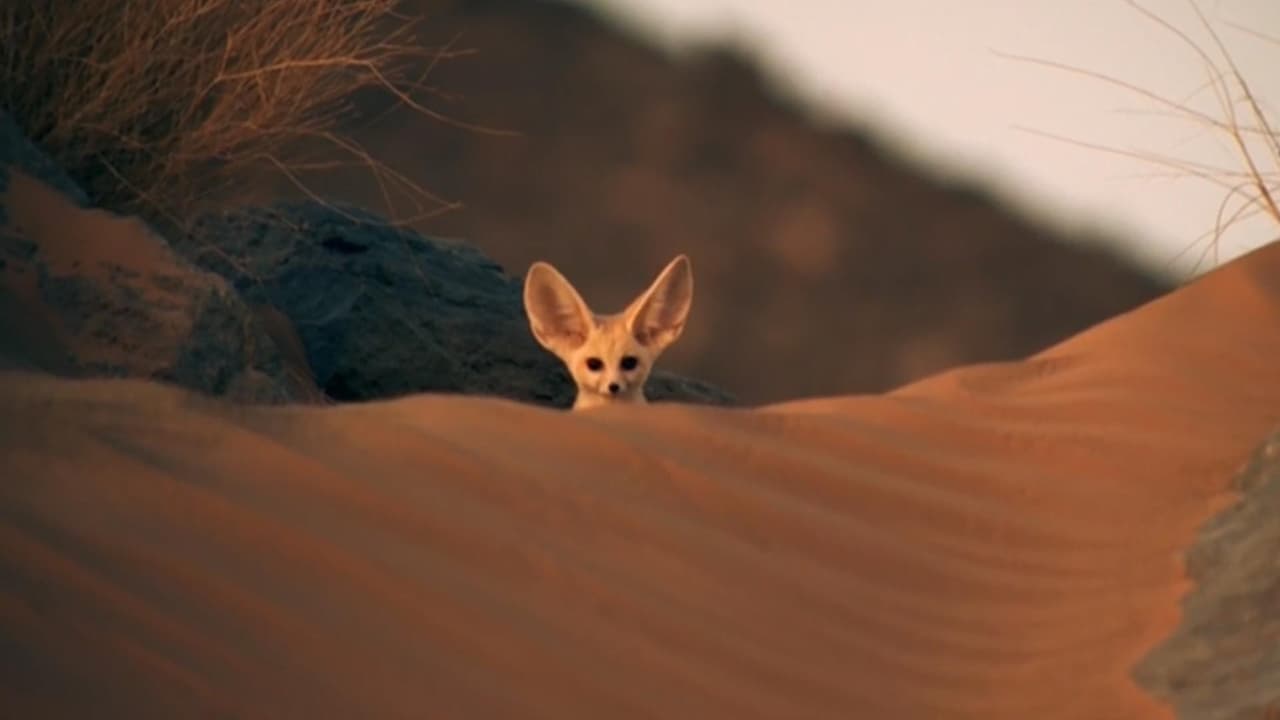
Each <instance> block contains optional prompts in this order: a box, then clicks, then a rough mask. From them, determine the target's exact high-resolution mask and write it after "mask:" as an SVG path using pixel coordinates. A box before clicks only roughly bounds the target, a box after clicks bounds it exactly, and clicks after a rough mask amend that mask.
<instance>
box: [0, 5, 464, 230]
mask: <svg viewBox="0 0 1280 720" xmlns="http://www.w3.org/2000/svg"><path fill="white" fill-rule="evenodd" d="M397 5H398V0H128V1H126V2H122V1H121V0H4V2H2V3H0V108H4V109H7V110H8V111H9V112H10V113H11V114H12V115H13V116H14V117H15V118H16V120H17V121H18V123H19V124H20V125H21V126H22V128H23V129H24V130H25V131H26V132H27V134H28V136H29V137H31V139H33V140H35V141H36V142H37V143H39V144H40V145H41V146H43V148H44V149H45V150H46V151H48V152H49V153H50V154H51V155H52V156H53V157H54V159H55V160H57V161H58V162H59V163H60V164H61V165H62V166H63V167H64V168H65V169H66V170H67V171H68V172H69V173H70V174H71V175H72V177H74V178H75V179H76V180H77V181H79V182H80V183H81V185H82V186H83V187H84V188H85V190H86V191H87V192H89V194H90V196H91V197H92V198H93V199H94V200H95V202H97V203H98V204H100V205H102V206H104V207H108V208H111V209H113V210H117V211H122V212H133V213H137V214H139V215H142V216H143V217H146V218H148V219H150V220H152V221H161V222H165V223H166V224H171V223H176V224H178V225H179V226H181V225H182V224H183V222H184V220H185V219H186V218H187V217H188V213H189V212H190V211H191V210H193V209H194V208H195V207H198V206H199V205H200V204H201V203H202V201H203V200H205V199H207V198H208V197H209V196H211V195H215V194H217V193H220V192H223V191H225V190H226V189H227V188H230V187H234V186H235V185H236V184H238V183H243V182H244V181H245V180H246V179H247V178H250V177H252V176H253V173H257V172H260V171H262V170H264V169H270V170H275V171H278V172H281V173H283V174H284V175H285V177H287V178H289V179H290V180H291V181H293V182H295V183H296V184H298V186H299V187H301V188H303V189H304V191H305V189H306V188H305V182H304V180H303V177H304V176H305V174H306V173H307V172H308V171H317V172H320V171H328V170H332V169H334V165H335V164H337V165H344V164H349V163H355V164H358V165H361V166H363V167H364V168H367V169H368V171H369V172H370V173H371V174H372V176H373V179H374V181H375V182H377V183H378V184H379V186H380V187H381V189H382V191H383V194H384V197H386V198H387V201H388V204H389V205H391V204H392V196H393V195H397V196H403V197H407V198H409V199H410V201H411V202H412V203H413V204H412V208H413V209H412V210H411V213H410V214H411V215H412V217H408V218H403V220H402V221H403V222H412V221H413V220H414V219H420V218H421V217H424V216H426V215H430V214H434V213H438V212H441V211H443V210H447V209H449V208H450V207H451V206H452V205H451V203H448V202H446V201H444V200H441V199H440V198H437V197H435V196H434V195H432V194H431V193H429V192H427V191H426V190H425V189H423V188H421V187H419V186H417V185H416V184H414V183H413V182H412V181H411V180H409V179H408V178H407V177H405V176H404V175H401V174H400V173H398V172H396V171H394V170H392V169H391V168H390V167H389V166H388V165H386V164H385V163H383V162H380V161H379V160H377V159H375V158H373V157H370V156H369V154H368V153H366V152H365V151H364V150H363V149H362V148H360V147H359V146H358V145H357V144H356V143H354V142H353V141H352V140H350V139H349V138H346V137H343V136H342V135H341V134H340V133H338V132H337V131H336V128H338V127H339V126H340V124H341V122H342V121H344V120H345V119H346V118H347V117H348V116H349V114H350V112H351V110H352V108H351V105H350V100H351V98H352V96H353V94H354V93H356V92H358V91H361V90H365V89H368V88H377V89H379V90H381V91H384V92H388V93H390V94H392V95H393V96H394V97H395V99H396V100H397V101H398V102H399V103H401V104H402V105H405V106H408V107H410V108H412V109H413V110H414V111H416V112H419V113H421V114H423V115H426V116H429V117H431V118H434V119H436V120H441V121H444V122H451V123H453V124H459V125H461V124H462V123H454V122H453V121H452V120H450V119H449V118H448V117H446V116H444V115H442V114H440V113H439V112H437V111H435V110H433V109H432V108H431V107H429V106H428V105H427V104H426V102H425V101H426V100H427V99H431V98H437V99H438V98H439V97H440V94H439V92H438V91H437V90H436V89H434V88H432V87H430V86H429V85H427V84H426V82H425V81H426V77H427V75H428V74H429V72H430V70H431V69H432V68H433V67H434V66H435V65H436V64H437V63H439V62H440V61H442V60H444V59H448V58H450V57H454V56H456V55H458V54H461V51H456V50H454V49H453V48H451V47H449V46H445V47H434V48H433V47H425V46H423V45H420V44H418V43H416V42H415V38H414V37H413V32H414V30H415V26H416V20H415V19H412V18H407V17H403V16H401V15H399V14H398V13H397V12H396V6H397ZM475 129H477V130H484V129H483V128H475ZM318 146H324V147H327V148H329V149H330V150H334V151H337V152H336V153H332V154H331V155H330V156H331V158H336V159H327V160H324V161H320V160H307V159H306V158H307V157H309V156H311V155H312V153H314V151H315V149H316V148H317V147H318Z"/></svg>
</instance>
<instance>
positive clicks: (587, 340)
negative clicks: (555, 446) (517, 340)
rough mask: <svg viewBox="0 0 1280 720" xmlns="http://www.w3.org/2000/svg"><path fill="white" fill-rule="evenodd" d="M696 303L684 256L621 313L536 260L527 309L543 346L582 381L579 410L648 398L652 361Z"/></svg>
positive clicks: (528, 276)
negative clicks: (595, 307) (595, 306)
mask: <svg viewBox="0 0 1280 720" xmlns="http://www.w3.org/2000/svg"><path fill="white" fill-rule="evenodd" d="M692 303H693V269H692V268H691V266H690V264H689V258H687V257H685V256H684V255H678V256H676V258H675V259H674V260H672V261H671V262H670V263H668V264H667V266H666V268H664V269H663V270H662V272H661V273H659V274H658V278H657V279H656V280H654V281H653V284H652V285H650V286H649V289H647V290H645V291H644V292H643V293H641V294H640V296H639V297H637V298H636V299H635V300H633V301H632V302H631V304H630V305H628V306H627V309H626V310H623V311H622V312H620V313H617V314H614V315H596V314H594V313H593V312H591V308H589V307H587V304H586V303H585V302H583V300H582V296H581V295H579V294H578V291H577V290H575V289H574V287H573V285H571V284H570V283H569V281H568V280H566V279H565V277H564V275H561V274H560V272H559V271H558V270H556V269H555V268H554V267H552V266H551V265H550V264H548V263H545V262H535V263H534V264H533V265H532V266H530V268H529V272H528V274H526V275H525V280H524V309H525V313H526V314H528V316H529V327H530V328H531V329H532V330H533V336H534V337H535V338H536V339H537V340H538V343H539V344H541V345H542V347H544V348H546V349H547V350H550V351H551V352H552V353H553V354H555V355H556V357H559V358H560V360H561V361H563V362H564V364H565V367H566V368H568V370H569V374H570V375H571V376H573V380H574V382H575V383H577V385H578V396H577V398H576V399H575V400H574V403H573V407H574V409H575V410H579V409H582V408H588V407H595V406H598V405H607V404H610V403H640V404H643V403H644V402H646V400H645V395H644V384H645V380H647V379H648V378H649V372H650V370H652V369H653V363H654V361H655V360H657V359H658V356H659V355H661V354H662V351H663V350H666V349H667V347H668V346H670V345H671V343H673V342H675V341H676V338H678V337H680V333H681V332H683V331H684V324H685V319H686V318H687V317H688V316H689V306H690V305H691V304H692Z"/></svg>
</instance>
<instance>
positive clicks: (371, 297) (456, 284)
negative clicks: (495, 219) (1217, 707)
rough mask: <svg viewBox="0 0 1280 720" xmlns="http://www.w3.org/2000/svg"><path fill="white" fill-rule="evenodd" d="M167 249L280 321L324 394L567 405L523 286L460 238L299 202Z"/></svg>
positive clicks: (664, 383) (655, 391) (691, 385)
mask: <svg viewBox="0 0 1280 720" xmlns="http://www.w3.org/2000/svg"><path fill="white" fill-rule="evenodd" d="M175 248H176V249H177V250H178V251H179V252H181V253H183V254H184V255H186V256H187V257H188V258H190V259H191V260H192V261H193V262H195V263H196V264H198V265H199V266H201V267H203V268H205V269H207V270H210V271H213V272H215V273H217V274H219V275H222V276H223V277H225V278H227V279H228V280H230V281H231V282H232V283H233V284H234V285H235V287H236V288H237V289H238V290H239V291H240V292H241V293H242V294H243V296H244V297H245V298H246V299H247V300H248V301H249V302H250V303H251V304H254V305H263V306H270V307H274V308H276V309H278V310H279V311H280V312H281V313H282V314H283V315H284V316H286V317H288V318H289V319H290V320H291V321H292V323H293V325H294V327H295V329H296V331H297V334H298V336H299V337H300V338H301V343H302V346H303V347H304V348H305V352H306V360H307V363H308V365H309V366H310V370H311V372H312V373H313V375H314V377H315V380H316V382H317V383H318V384H319V386H320V387H321V388H323V389H324V391H325V392H326V393H327V394H328V395H329V396H330V397H332V398H334V399H335V400H342V401H354V400H372V399H377V398H387V397H394V396H399V395H405V394H410V393H416V392H442V393H462V394H483V395H498V396H503V397H508V398H512V399H516V400H522V401H528V402H537V403H541V404H546V405H552V406H557V407H566V406H568V405H570V404H571V402H572V398H573V387H572V385H571V383H570V381H569V378H568V376H567V373H566V372H565V370H564V368H563V366H562V365H561V364H560V361H559V360H557V359H556V358H555V357H553V356H552V355H550V354H549V353H547V352H546V351H545V350H543V349H542V348H541V347H539V346H538V345H537V344H536V342H535V341H534V340H533V337H532V335H531V334H530V332H529V328H528V324H527V321H526V319H525V315H524V311H523V306H522V304H521V292H520V281H519V280H517V279H514V278H511V277H508V276H507V275H506V274H505V273H504V272H503V269H502V268H501V267H500V266H499V265H498V264H496V263H494V262H493V261H492V260H490V259H488V258H487V257H485V256H484V255H483V254H481V253H480V252H479V251H477V250H476V249H474V248H473V247H471V246H470V245H467V244H464V243H457V242H446V241H441V240H435V239H429V238H425V237H423V236H421V235H418V234H417V233H414V232H412V231H409V230H405V229H402V228H399V227H396V226H394V225H391V224H389V223H387V222H386V221H385V220H383V219H381V218H379V217H378V216H376V215H373V214H371V213H368V212H365V211H363V210H359V209H356V208H353V207H349V206H327V205H321V204H318V203H309V202H303V203H293V204H282V205H277V206H274V207H271V208H253V209H247V210H241V211H235V212H228V213H221V214H216V215H210V216H206V217H204V218H201V219H200V220H199V221H198V222H197V223H196V224H195V226H194V229H193V230H192V232H191V234H190V235H189V236H187V237H186V238H184V239H183V240H182V241H181V242H178V243H175ZM648 391H649V392H648V394H649V396H650V397H651V398H652V399H654V400H655V401H659V400H682V401H690V402H701V403H715V404H723V403H727V402H729V401H730V399H729V397H728V396H727V395H726V394H725V393H723V392H721V391H719V390H717V389H715V388H713V387H711V386H709V385H706V384H704V383H699V382H697V381H694V380H689V379H686V378H680V377H675V376H672V375H668V374H656V375H655V376H654V377H653V378H652V379H651V381H650V386H649V388H648Z"/></svg>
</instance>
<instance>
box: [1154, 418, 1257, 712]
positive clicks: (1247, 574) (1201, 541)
mask: <svg viewBox="0 0 1280 720" xmlns="http://www.w3.org/2000/svg"><path fill="white" fill-rule="evenodd" d="M1236 490H1237V491H1238V492H1239V493H1240V494H1241V497H1240V499H1239V501H1238V502H1237V503H1235V504H1234V505H1232V506H1231V507H1230V508H1228V509H1227V510H1225V511H1224V512H1222V513H1221V514H1219V515H1218V516H1217V517H1215V518H1214V519H1213V520H1211V521H1210V522H1209V523H1207V524H1206V525H1205V526H1204V527H1203V528H1202V529H1201V530H1200V533H1199V536H1198V539H1197V540H1196V542H1195V544H1194V545H1193V546H1192V548H1191V550H1190V551H1189V552H1188V554H1187V573H1188V575H1189V576H1190V578H1191V580H1192V581H1193V582H1194V583H1195V586H1194V588H1193V589H1192V591H1191V593H1190V594H1189V595H1188V596H1187V597H1186V599H1185V600H1184V601H1183V613H1182V615H1183V617H1182V622H1181V624H1180V625H1179V626H1178V628H1177V629H1176V630H1175V631H1174V633H1173V634H1172V635H1171V636H1169V637H1168V638H1167V639H1166V640H1165V641H1164V642H1163V643H1161V644H1160V645H1159V646H1158V647H1156V648H1155V649H1154V650H1152V651H1151V652H1150V653H1149V654H1148V655H1147V656H1146V657H1145V658H1143V660H1142V661H1141V662H1140V663H1139V664H1138V666H1137V668H1136V669H1135V671H1134V676H1135V678H1136V679H1137V681H1138V683H1139V684H1140V685H1142V686H1143V687H1145V688H1147V689H1148V690H1149V691H1150V692H1152V693H1154V694H1155V695H1157V696H1158V697H1160V698H1162V699H1164V700H1166V701H1168V702H1169V703H1171V704H1172V705H1173V707H1174V708H1175V710H1176V713H1177V717H1178V718H1180V719H1182V720H1245V719H1246V718H1248V719H1250V720H1252V719H1255V718H1258V719H1261V718H1276V717H1280V433H1276V434H1275V435H1273V436H1272V437H1271V438H1270V440H1268V442H1267V443H1266V444H1265V445H1263V447H1262V448H1261V449H1260V450H1259V451H1258V452H1257V453H1256V454H1255V456H1254V457H1253V459H1252V460H1251V461H1250V463H1249V465H1248V467H1247V468H1245V470H1244V472H1242V473H1241V474H1240V475H1239V476H1238V477H1237V479H1236Z"/></svg>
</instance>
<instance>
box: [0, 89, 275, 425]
mask: <svg viewBox="0 0 1280 720" xmlns="http://www.w3.org/2000/svg"><path fill="white" fill-rule="evenodd" d="M87 204H88V203H87V199H86V197H85V194H84V193H83V192H82V191H80V189H79V188H77V187H76V186H75V185H74V183H72V182H71V180H70V179H68V178H67V177H66V175H65V174H64V173H62V172H61V171H60V170H59V169H58V168H57V166H56V165H55V164H54V163H53V162H52V161H50V160H49V158H48V157H47V156H46V155H44V154H43V153H42V152H41V151H40V150H39V149H38V148H36V147H35V146H34V145H33V144H32V143H30V142H28V141H27V140H26V138H24V137H23V136H22V134H21V132H20V131H19V130H18V128H17V127H16V126H15V125H14V123H13V122H12V120H11V119H10V118H7V117H5V116H3V114H0V367H5V368H10V369H26V370H41V371H45V372H52V373H56V374H61V375H67V376H75V377H85V376H100V377H101V376H105V377H138V378H150V379H155V380H162V381H168V382H172V383H176V384H178V385H182V386H184V387H187V388H190V389H193V390H198V391H201V392H205V393H209V394H213V395H220V396H223V397H227V398H229V399H233V400H239V401H246V402H268V403H273V402H284V401H287V400H290V399H296V397H297V393H296V392H291V391H290V389H289V387H290V386H289V384H288V383H287V382H286V380H285V375H284V368H283V365H282V362H281V357H280V354H279V353H278V352H277V350H276V348H275V346H274V345H273V343H272V341H271V340H270V339H269V338H268V336H267V335H266V334H265V333H264V331H263V329H262V327H261V326H260V324H259V323H258V322H256V320H255V316H254V314H253V312H252V311H251V310H250V309H249V308H248V307H247V306H246V305H245V304H244V303H243V302H242V301H241V300H240V298H239V297H238V296H237V295H236V293H235V292H234V291H233V290H232V289H231V288H230V286H229V285H228V284H227V283H226V281H225V280H223V279H222V278H220V277H218V276H217V275H214V274H212V273H208V272H203V271H200V270H198V269H196V268H195V267H193V266H191V265H190V264H189V263H188V262H186V261H185V260H183V259H181V258H180V257H178V256H176V255H175V254H174V253H173V252H172V251H171V250H170V249H169V248H168V246H167V245H166V244H165V242H164V240H163V239H161V238H160V237H158V236H156V235H155V234H154V233H153V232H152V231H151V229H150V228H149V227H147V225H146V224H145V223H143V222H142V221H140V220H138V219H136V218H127V217H120V216H116V215H112V214H110V213H107V212H105V211H102V210H96V209H92V208H89V207H87Z"/></svg>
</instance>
